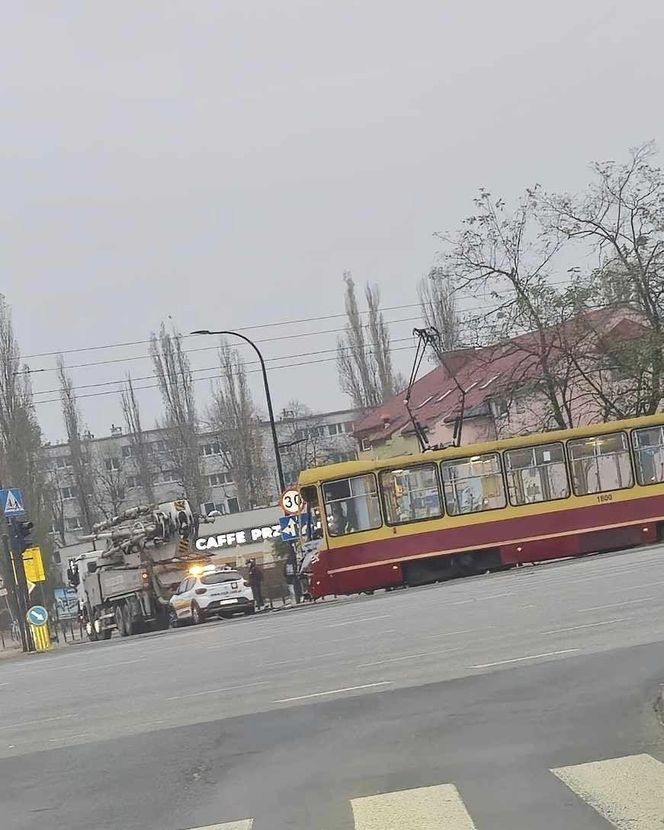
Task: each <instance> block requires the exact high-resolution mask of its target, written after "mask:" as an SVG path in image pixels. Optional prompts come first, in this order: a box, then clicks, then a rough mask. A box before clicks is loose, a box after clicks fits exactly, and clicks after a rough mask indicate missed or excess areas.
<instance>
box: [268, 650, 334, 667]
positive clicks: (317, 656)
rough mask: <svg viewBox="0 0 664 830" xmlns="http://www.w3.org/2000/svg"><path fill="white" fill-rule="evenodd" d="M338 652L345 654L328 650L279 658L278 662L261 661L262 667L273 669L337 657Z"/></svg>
mask: <svg viewBox="0 0 664 830" xmlns="http://www.w3.org/2000/svg"><path fill="white" fill-rule="evenodd" d="M339 654H345V652H344V651H328V652H325V653H324V654H312V655H310V656H309V657H300V658H299V659H297V660H279V662H278V663H263V664H262V665H261V668H262V669H274V668H276V667H277V666H296V665H299V664H301V663H310V662H311V661H312V660H320V659H321V658H323V657H337V656H338V655H339Z"/></svg>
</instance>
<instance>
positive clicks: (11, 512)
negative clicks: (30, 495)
mask: <svg viewBox="0 0 664 830" xmlns="http://www.w3.org/2000/svg"><path fill="white" fill-rule="evenodd" d="M23 504H24V502H23V493H22V492H21V490H19V489H18V487H12V488H11V489H10V490H0V506H1V507H2V512H3V513H4V514H5V516H6V517H7V518H8V519H19V518H20V517H21V516H25V508H24V507H23Z"/></svg>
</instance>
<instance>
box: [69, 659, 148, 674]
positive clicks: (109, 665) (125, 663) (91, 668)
mask: <svg viewBox="0 0 664 830" xmlns="http://www.w3.org/2000/svg"><path fill="white" fill-rule="evenodd" d="M142 662H143V660H120V661H119V662H117V663H103V664H102V665H100V666H86V668H84V669H79V671H81V672H84V671H99V670H100V669H114V668H115V667H116V666H129V665H131V664H132V663H142Z"/></svg>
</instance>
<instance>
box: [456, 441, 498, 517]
mask: <svg viewBox="0 0 664 830" xmlns="http://www.w3.org/2000/svg"><path fill="white" fill-rule="evenodd" d="M441 470H442V473H443V488H444V490H445V506H446V508H447V512H448V513H449V514H450V515H452V516H458V515H460V514H462V513H478V512H480V511H482V510H497V509H498V508H500V507H505V505H506V504H507V500H506V498H505V488H504V486H503V477H502V474H501V471H500V456H499V455H498V453H495V452H491V453H486V454H485V455H473V456H471V457H470V458H459V459H457V460H454V461H443V462H442V464H441Z"/></svg>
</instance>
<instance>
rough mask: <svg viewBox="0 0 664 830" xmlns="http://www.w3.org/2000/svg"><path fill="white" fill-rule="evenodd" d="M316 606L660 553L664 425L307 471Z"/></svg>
mask: <svg viewBox="0 0 664 830" xmlns="http://www.w3.org/2000/svg"><path fill="white" fill-rule="evenodd" d="M300 489H301V493H302V496H303V499H304V501H305V502H306V503H307V504H308V505H309V506H310V507H311V508H316V509H317V512H318V511H319V512H320V515H321V516H322V538H321V539H319V540H318V542H317V543H316V544H315V548H316V549H315V550H314V551H310V552H309V554H308V555H307V557H306V558H305V561H304V563H303V572H304V573H305V574H306V575H307V579H308V583H309V592H310V593H311V595H312V596H314V597H318V596H324V595H329V594H351V593H358V592H362V591H372V590H375V589H377V588H388V587H392V586H397V585H403V584H408V585H414V584H422V583H425V582H431V581H434V580H438V579H445V578H448V577H450V576H458V575H466V574H473V573H480V572H484V571H487V570H499V569H501V568H506V567H510V566H512V565H515V564H519V563H524V562H539V561H543V560H547V559H556V558H562V557H569V556H579V555H582V554H586V553H593V552H604V551H610V550H617V549H621V548H625V547H630V546H635V545H641V544H644V543H648V542H654V541H656V540H658V539H659V538H662V535H663V530H664V414H662V415H653V416H650V417H646V418H635V419H631V420H626V421H614V422H611V423H606V424H595V425H592V426H587V427H579V428H576V429H569V430H560V431H556V432H548V433H539V434H534V435H528V436H521V437H517V438H509V439H505V440H498V441H492V442H487V443H482V444H474V445H469V446H462V447H450V448H447V449H443V450H437V451H431V452H425V453H421V454H417V455H405V456H400V457H396V458H385V459H379V460H369V461H351V462H347V463H343V464H333V465H329V466H326V467H318V468H314V469H310V470H305V471H304V472H303V473H302V474H301V475H300Z"/></svg>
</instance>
